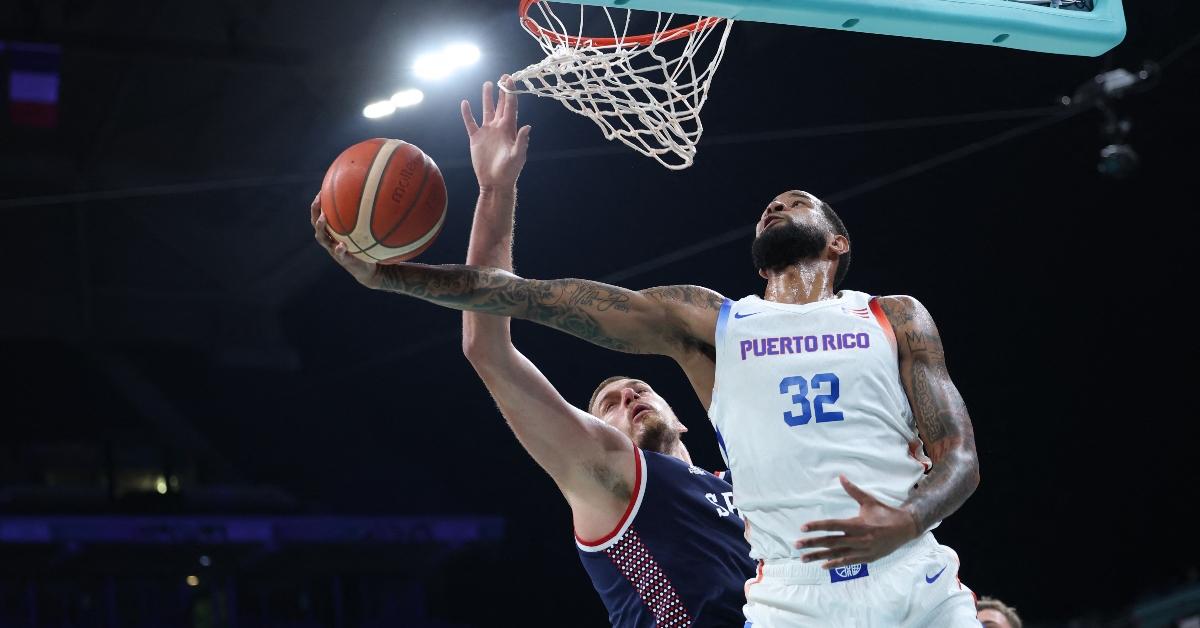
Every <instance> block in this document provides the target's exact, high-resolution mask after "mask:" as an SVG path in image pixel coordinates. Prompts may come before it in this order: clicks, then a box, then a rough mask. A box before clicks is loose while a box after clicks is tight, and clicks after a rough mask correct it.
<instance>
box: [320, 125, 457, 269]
mask: <svg viewBox="0 0 1200 628" xmlns="http://www.w3.org/2000/svg"><path fill="white" fill-rule="evenodd" d="M321 212H322V213H324V214H325V220H326V222H327V223H328V224H329V232H330V234H331V235H333V237H334V239H336V240H337V241H339V242H341V243H343V244H345V245H346V251H347V252H348V253H350V254H351V255H353V256H355V257H357V258H359V259H361V260H365V261H368V262H383V261H390V262H399V261H403V260H407V259H412V258H414V257H416V256H417V255H420V254H421V252H422V251H424V250H425V249H427V248H429V245H431V244H433V241H434V239H436V238H437V235H438V233H440V232H441V230H442V224H444V223H445V221H446V182H445V181H444V180H443V179H442V171H441V170H438V167H437V164H435V163H433V160H432V159H430V158H429V156H428V155H426V154H425V153H423V152H421V149H419V148H417V147H416V146H413V145H412V144H409V143H408V142H404V141H401V140H389V139H382V138H376V139H373V140H367V141H365V142H359V143H357V144H355V145H354V146H351V147H350V148H347V149H346V150H344V151H342V154H341V155H338V158H337V159H335V160H333V164H332V165H330V166H329V170H327V171H326V172H325V181H324V182H322V183H321Z"/></svg>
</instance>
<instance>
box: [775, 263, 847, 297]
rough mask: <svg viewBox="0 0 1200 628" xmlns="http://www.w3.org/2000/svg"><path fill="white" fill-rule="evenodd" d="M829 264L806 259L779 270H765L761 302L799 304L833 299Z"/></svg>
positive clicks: (830, 266)
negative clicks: (764, 286) (765, 285)
mask: <svg viewBox="0 0 1200 628" xmlns="http://www.w3.org/2000/svg"><path fill="white" fill-rule="evenodd" d="M831 270H832V265H831V264H830V263H829V262H828V261H826V260H806V261H803V262H799V263H797V264H793V265H791V266H789V267H787V268H785V269H783V270H778V271H775V270H768V271H766V280H767V287H766V289H765V290H764V291H763V299H765V300H767V301H774V302H775V303H792V304H797V305H801V304H804V303H815V302H817V301H821V300H823V299H832V298H833V294H834V293H833V276H832V275H831V274H830V271H831Z"/></svg>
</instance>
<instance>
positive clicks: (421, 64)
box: [413, 53, 454, 79]
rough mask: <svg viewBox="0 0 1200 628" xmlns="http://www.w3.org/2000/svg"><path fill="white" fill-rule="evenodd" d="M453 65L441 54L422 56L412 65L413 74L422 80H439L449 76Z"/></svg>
mask: <svg viewBox="0 0 1200 628" xmlns="http://www.w3.org/2000/svg"><path fill="white" fill-rule="evenodd" d="M453 71H454V65H453V64H451V63H450V62H449V60H448V59H446V57H445V56H443V55H442V54H441V53H429V54H423V55H421V56H419V57H417V61H416V63H413V73H414V74H416V75H417V76H419V77H421V78H423V79H440V78H446V77H447V76H450V73H451V72H453Z"/></svg>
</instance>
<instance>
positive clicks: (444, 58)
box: [413, 43, 480, 79]
mask: <svg viewBox="0 0 1200 628" xmlns="http://www.w3.org/2000/svg"><path fill="white" fill-rule="evenodd" d="M479 57H480V53H479V48H478V47H476V46H475V45H473V44H467V43H457V44H450V45H448V46H446V47H444V48H442V49H441V50H440V51H438V52H429V53H425V54H423V55H421V56H419V57H417V60H416V62H414V63H413V72H414V73H415V74H416V75H417V76H418V77H420V78H423V79H440V78H445V77H447V76H450V74H452V73H453V72H454V71H455V70H457V69H459V68H464V67H466V66H468V65H471V64H473V63H475V62H476V61H479Z"/></svg>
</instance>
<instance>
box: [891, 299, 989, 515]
mask: <svg viewBox="0 0 1200 628" xmlns="http://www.w3.org/2000/svg"><path fill="white" fill-rule="evenodd" d="M879 303H880V305H881V306H882V307H883V310H884V313H885V314H887V317H888V320H889V321H891V323H892V326H893V328H894V329H895V331H896V338H897V343H898V344H899V347H898V349H899V351H900V370H901V373H900V375H901V379H902V380H903V382H904V386H905V390H906V392H907V393H908V397H909V402H910V404H911V405H912V410H913V416H914V418H915V420H916V423H917V430H918V433H919V434H920V437H921V440H922V441H923V442H924V444H925V449H926V452H927V453H928V454H929V457H930V458H931V459H932V460H933V468H932V469H931V470H930V472H929V473H928V474H927V475H926V476H925V477H924V478H922V480H921V481H920V483H919V484H918V485H917V487H916V488H915V489H914V491H913V493H912V495H911V496H910V497H909V499H908V501H907V502H906V507H907V508H908V509H909V511H910V512H911V513H912V515H913V519H914V521H915V522H916V524H917V528H918V531H920V532H923V531H924V530H927V529H929V527H930V526H932V525H933V524H934V523H936V522H938V521H940V520H942V519H944V518H945V517H947V516H949V515H950V514H951V513H953V512H954V511H955V510H958V508H959V507H960V506H962V504H963V503H964V502H966V500H967V498H968V497H970V496H971V494H972V493H973V492H974V491H975V487H976V486H978V484H979V461H978V456H977V454H976V451H975V432H974V429H973V428H972V426H971V417H970V415H969V414H968V413H967V406H966V403H965V402H964V401H963V398H962V395H961V394H959V392H958V389H957V388H956V387H955V386H954V383H953V382H952V381H951V380H950V373H949V370H948V369H947V368H946V354H945V349H944V348H943V346H942V339H941V336H940V335H939V334H938V331H937V326H936V325H935V324H934V322H933V318H932V317H931V316H929V312H928V311H926V310H925V308H924V307H923V306H922V305H921V304H920V303H918V302H917V301H915V300H913V299H908V298H883V299H880V300H879Z"/></svg>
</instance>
